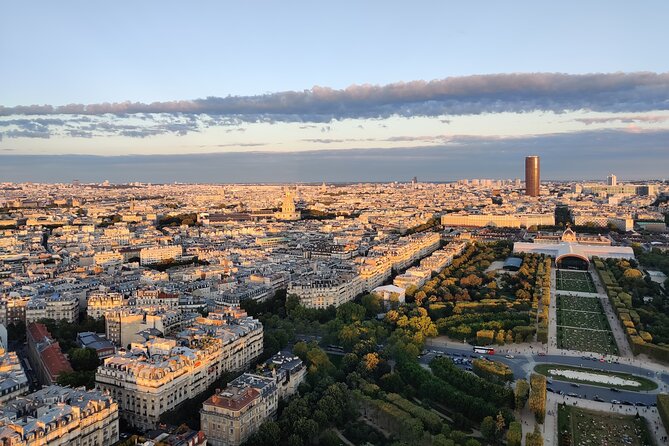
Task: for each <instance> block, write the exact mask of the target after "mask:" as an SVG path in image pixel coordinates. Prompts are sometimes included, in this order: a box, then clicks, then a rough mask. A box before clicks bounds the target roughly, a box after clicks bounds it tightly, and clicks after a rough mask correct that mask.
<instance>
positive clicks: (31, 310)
mask: <svg viewBox="0 0 669 446" xmlns="http://www.w3.org/2000/svg"><path fill="white" fill-rule="evenodd" d="M40 319H53V320H56V321H60V320H66V321H67V322H76V321H77V320H79V299H77V297H76V296H73V295H71V294H69V293H67V294H59V293H54V294H52V295H51V296H47V297H38V298H33V299H31V300H30V302H28V305H26V323H30V322H36V321H39V320H40Z"/></svg>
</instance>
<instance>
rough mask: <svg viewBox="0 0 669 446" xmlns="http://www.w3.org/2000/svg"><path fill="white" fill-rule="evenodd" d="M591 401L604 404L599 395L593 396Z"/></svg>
mask: <svg viewBox="0 0 669 446" xmlns="http://www.w3.org/2000/svg"><path fill="white" fill-rule="evenodd" d="M592 399H593V400H594V401H599V402H600V403H603V402H604V398H602V397H601V396H599V395H595V396H593V397H592Z"/></svg>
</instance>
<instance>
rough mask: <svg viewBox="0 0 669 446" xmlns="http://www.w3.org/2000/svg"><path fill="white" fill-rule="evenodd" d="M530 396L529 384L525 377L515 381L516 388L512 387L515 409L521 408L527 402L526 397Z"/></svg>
mask: <svg viewBox="0 0 669 446" xmlns="http://www.w3.org/2000/svg"><path fill="white" fill-rule="evenodd" d="M529 396H530V384H529V383H528V382H527V380H525V379H519V380H518V381H516V388H515V389H514V402H515V407H516V410H522V409H523V407H525V404H526V403H527V398H528V397H529Z"/></svg>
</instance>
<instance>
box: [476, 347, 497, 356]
mask: <svg viewBox="0 0 669 446" xmlns="http://www.w3.org/2000/svg"><path fill="white" fill-rule="evenodd" d="M474 353H478V354H479V355H494V354H495V349H494V348H492V347H478V346H477V347H474Z"/></svg>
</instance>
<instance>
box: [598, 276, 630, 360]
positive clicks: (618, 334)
mask: <svg viewBox="0 0 669 446" xmlns="http://www.w3.org/2000/svg"><path fill="white" fill-rule="evenodd" d="M589 272H590V276H592V280H593V281H594V283H595V288H597V295H598V296H599V301H600V302H601V304H602V308H604V314H605V315H606V319H607V320H608V321H609V326H610V327H611V332H612V333H613V338H614V339H615V340H616V344H618V354H619V355H620V356H621V357H624V358H632V357H633V356H634V354H633V353H632V349H631V348H630V345H629V342H628V341H627V336H625V332H624V331H623V327H622V324H621V323H620V321H619V320H618V317H617V316H616V314H615V313H614V311H613V307H612V306H611V300H610V299H609V296H608V295H607V294H606V290H605V289H604V285H602V282H601V281H600V280H599V275H598V274H597V272H596V271H595V270H594V267H593V266H591V267H590V271H589Z"/></svg>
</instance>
